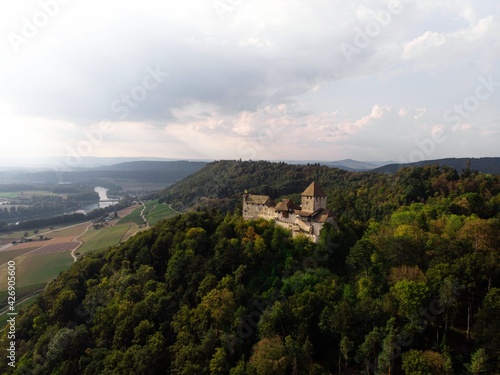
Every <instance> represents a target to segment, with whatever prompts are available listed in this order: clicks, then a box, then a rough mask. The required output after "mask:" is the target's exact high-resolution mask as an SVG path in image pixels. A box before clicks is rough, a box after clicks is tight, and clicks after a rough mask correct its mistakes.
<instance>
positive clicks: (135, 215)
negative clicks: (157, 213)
mask: <svg viewBox="0 0 500 375" xmlns="http://www.w3.org/2000/svg"><path fill="white" fill-rule="evenodd" d="M142 209H143V207H142V206H141V207H138V208H136V209H135V210H134V212H132V213H131V214H130V215H127V216H125V217H124V218H122V219H120V221H119V222H118V224H126V223H135V224H137V225H142V224H144V221H143V220H142V217H141V212H142Z"/></svg>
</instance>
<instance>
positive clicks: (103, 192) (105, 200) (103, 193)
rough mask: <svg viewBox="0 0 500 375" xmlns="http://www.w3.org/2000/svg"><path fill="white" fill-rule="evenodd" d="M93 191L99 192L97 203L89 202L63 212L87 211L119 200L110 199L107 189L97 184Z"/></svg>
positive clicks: (107, 205)
mask: <svg viewBox="0 0 500 375" xmlns="http://www.w3.org/2000/svg"><path fill="white" fill-rule="evenodd" d="M94 191H95V192H96V193H97V194H99V203H93V204H89V205H87V206H83V207H80V208H78V209H77V210H68V211H66V212H64V213H65V214H73V213H84V214H86V213H89V212H90V211H93V210H95V209H97V208H105V207H109V206H113V205H115V204H117V203H118V202H119V200H118V199H110V198H109V197H108V189H106V188H103V187H100V186H97V187H96V188H95V189H94Z"/></svg>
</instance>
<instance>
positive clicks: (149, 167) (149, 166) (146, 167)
mask: <svg viewBox="0 0 500 375" xmlns="http://www.w3.org/2000/svg"><path fill="white" fill-rule="evenodd" d="M206 164H207V163H205V162H197V161H185V160H175V161H148V160H139V161H130V162H124V163H118V164H113V165H108V166H103V167H99V168H96V170H104V171H157V172H164V171H184V172H186V173H193V172H196V171H197V170H198V169H200V168H202V167H204V166H205V165H206Z"/></svg>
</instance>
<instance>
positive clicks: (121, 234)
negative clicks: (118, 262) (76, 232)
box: [78, 223, 139, 255]
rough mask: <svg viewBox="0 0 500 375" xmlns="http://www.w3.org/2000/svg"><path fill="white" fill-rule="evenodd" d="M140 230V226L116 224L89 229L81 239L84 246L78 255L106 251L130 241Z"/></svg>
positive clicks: (79, 249)
mask: <svg viewBox="0 0 500 375" xmlns="http://www.w3.org/2000/svg"><path fill="white" fill-rule="evenodd" d="M138 230H139V226H138V225H137V224H134V223H126V224H116V225H113V226H107V227H104V228H100V229H93V228H89V230H88V231H87V233H85V234H84V235H83V236H82V237H80V238H79V240H80V241H83V245H82V246H81V247H80V248H78V253H79V254H80V255H81V254H86V253H88V252H90V251H99V250H106V249H107V248H109V247H110V246H115V245H118V244H119V243H120V242H122V241H124V240H126V239H128V238H129V237H130V236H131V235H132V234H134V233H136V232H137V231H138Z"/></svg>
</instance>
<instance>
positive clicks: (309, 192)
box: [302, 181, 326, 197]
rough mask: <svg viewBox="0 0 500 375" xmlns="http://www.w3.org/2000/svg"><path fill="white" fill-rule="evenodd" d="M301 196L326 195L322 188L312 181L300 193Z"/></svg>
mask: <svg viewBox="0 0 500 375" xmlns="http://www.w3.org/2000/svg"><path fill="white" fill-rule="evenodd" d="M302 196H303V197H326V194H325V192H324V191H323V189H321V188H320V187H319V185H317V184H316V183H315V182H314V181H313V182H312V183H311V185H309V186H308V187H307V189H306V190H304V192H303V193H302Z"/></svg>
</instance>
